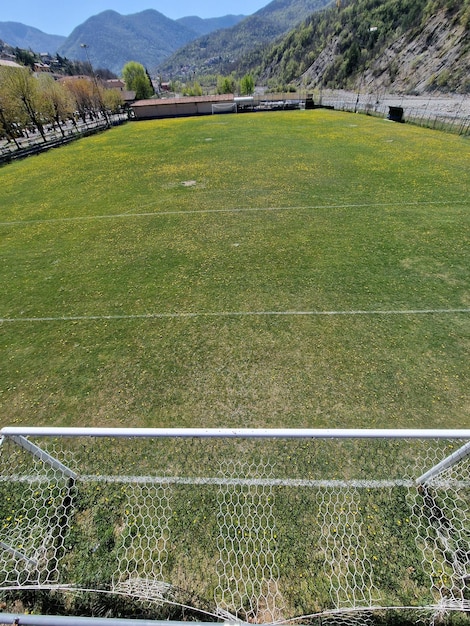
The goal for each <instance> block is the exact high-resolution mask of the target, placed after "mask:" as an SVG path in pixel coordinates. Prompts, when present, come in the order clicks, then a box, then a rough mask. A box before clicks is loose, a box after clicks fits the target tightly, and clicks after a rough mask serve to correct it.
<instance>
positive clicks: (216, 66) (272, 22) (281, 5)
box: [158, 0, 331, 79]
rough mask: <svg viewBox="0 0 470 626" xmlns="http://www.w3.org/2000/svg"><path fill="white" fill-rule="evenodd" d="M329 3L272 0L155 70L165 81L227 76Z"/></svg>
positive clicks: (198, 41)
mask: <svg viewBox="0 0 470 626" xmlns="http://www.w3.org/2000/svg"><path fill="white" fill-rule="evenodd" d="M330 2H331V0H274V1H273V2H270V3H269V4H268V5H267V6H265V7H264V8H262V9H260V10H259V11H257V12H256V13H254V14H253V15H250V16H249V17H247V18H245V19H244V20H242V21H241V22H239V23H238V24H237V25H236V26H234V27H232V28H229V29H222V30H219V31H216V32H214V33H211V34H209V35H206V36H204V37H199V38H198V39H196V40H195V41H192V42H190V43H189V44H188V45H185V46H184V47H182V48H181V49H180V50H178V51H177V52H176V53H175V54H174V55H173V56H171V57H170V58H169V59H167V60H166V61H164V62H163V63H162V64H161V66H160V67H159V68H158V71H159V73H160V74H162V75H163V76H164V77H166V78H172V79H173V78H186V77H188V76H195V75H198V76H201V75H204V74H227V73H230V72H231V71H232V70H233V69H235V68H236V67H237V64H238V59H239V58H240V57H242V56H243V55H245V54H248V53H251V52H252V51H253V50H256V49H260V48H263V47H264V46H266V45H268V44H270V43H271V42H273V41H274V40H275V39H276V38H277V37H279V36H281V35H282V34H283V33H286V32H287V31H289V30H290V29H291V28H293V27H294V26H295V25H297V24H299V23H300V22H302V20H304V19H305V18H306V17H307V16H309V15H311V14H312V13H313V12H314V11H317V10H319V9H322V8H323V7H325V6H326V5H328V4H330Z"/></svg>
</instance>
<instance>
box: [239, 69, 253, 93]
mask: <svg viewBox="0 0 470 626" xmlns="http://www.w3.org/2000/svg"><path fill="white" fill-rule="evenodd" d="M254 91H255V79H254V78H253V76H252V75H251V74H245V76H243V78H242V79H241V81H240V94H241V95H242V96H251V95H252V93H253V92H254Z"/></svg>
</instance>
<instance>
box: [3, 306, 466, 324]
mask: <svg viewBox="0 0 470 626" xmlns="http://www.w3.org/2000/svg"><path fill="white" fill-rule="evenodd" d="M468 313H470V308H462V309H397V310H390V309H388V310H386V309H385V310H380V309H375V310H370V311H368V310H360V309H359V310H351V311H208V312H199V313H184V312H183V313H143V314H135V315H124V314H117V315H63V316H56V317H54V316H51V317H0V324H8V323H9V324H14V323H22V322H23V323H25V322H94V321H98V322H99V321H118V320H153V319H185V318H187V319H188V318H197V317H201V318H204V317H219V318H220V317H276V316H277V317H290V316H292V317H294V316H299V317H300V316H305V317H328V316H332V317H333V316H345V317H347V316H360V315H363V316H380V315H383V316H391V315H458V314H468Z"/></svg>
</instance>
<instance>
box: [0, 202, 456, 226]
mask: <svg viewBox="0 0 470 626" xmlns="http://www.w3.org/2000/svg"><path fill="white" fill-rule="evenodd" d="M454 204H455V205H459V206H462V205H463V206H466V205H467V204H468V201H464V200H455V201H448V200H441V201H440V200H436V201H424V202H380V203H370V204H319V205H304V206H302V205H299V206H278V207H275V206H267V207H232V208H227V209H223V208H222V209H188V210H187V211H184V210H175V211H158V210H157V211H145V212H136V213H132V211H131V210H129V211H126V212H125V213H110V214H109V215H76V216H72V217H52V218H46V219H33V220H14V221H11V222H0V226H1V227H5V226H28V225H33V224H57V223H68V222H92V221H94V220H114V219H117V220H119V219H137V218H149V217H151V218H155V217H171V216H172V215H175V216H181V215H187V216H194V215H211V214H217V213H226V214H228V213H233V214H236V213H263V212H276V211H279V212H283V211H286V212H288V211H323V210H325V209H329V210H338V209H339V210H341V209H368V208H369V209H371V208H378V209H380V208H382V209H384V208H392V207H397V206H398V207H413V206H415V207H420V206H422V207H425V206H452V205H454ZM145 206H151V205H145Z"/></svg>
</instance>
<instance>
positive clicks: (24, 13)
mask: <svg viewBox="0 0 470 626" xmlns="http://www.w3.org/2000/svg"><path fill="white" fill-rule="evenodd" d="M269 2H270V0H172V1H171V0H63V1H59V2H58V1H57V0H41V1H40V2H39V1H38V0H0V22H21V23H22V24H26V25H27V26H34V28H39V30H42V31H43V32H44V33H47V34H48V35H65V36H68V35H70V33H71V32H72V30H73V29H74V28H75V27H76V26H79V25H80V24H82V23H83V22H84V21H85V20H86V19H88V18H89V17H91V16H92V15H96V14H97V13H101V12H102V11H106V10H108V9H112V10H114V11H117V12H118V13H121V15H129V14H131V13H139V12H140V11H145V10H146V9H155V10H157V11H160V13H163V15H166V17H169V18H171V19H173V20H175V19H178V18H179V17H187V16H188V15H198V16H199V17H203V18H207V17H221V16H223V15H229V14H232V15H251V14H252V13H255V12H256V11H258V10H259V9H261V8H262V7H264V6H266V5H267V4H269Z"/></svg>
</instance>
